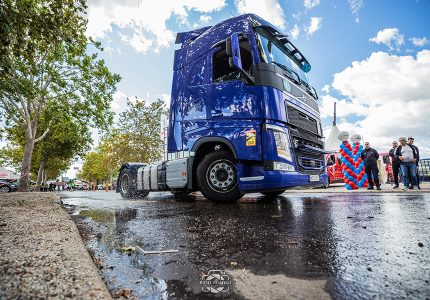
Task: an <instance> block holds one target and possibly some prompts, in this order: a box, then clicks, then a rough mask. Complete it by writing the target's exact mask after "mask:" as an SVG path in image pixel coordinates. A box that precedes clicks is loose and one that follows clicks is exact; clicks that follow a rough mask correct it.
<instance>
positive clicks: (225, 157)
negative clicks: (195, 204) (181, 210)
mask: <svg viewBox="0 0 430 300" xmlns="http://www.w3.org/2000/svg"><path fill="white" fill-rule="evenodd" d="M197 180H198V182H199V186H200V190H201V192H202V194H203V195H204V196H205V197H206V198H208V199H209V200H212V201H216V202H231V201H236V200H237V199H239V198H241V197H242V195H241V193H240V192H239V186H238V184H237V181H238V179H237V169H236V160H235V158H234V156H233V155H232V154H231V153H230V152H228V151H215V152H212V153H209V154H208V155H206V156H205V157H204V158H203V160H202V161H201V162H200V164H199V165H198V167H197Z"/></svg>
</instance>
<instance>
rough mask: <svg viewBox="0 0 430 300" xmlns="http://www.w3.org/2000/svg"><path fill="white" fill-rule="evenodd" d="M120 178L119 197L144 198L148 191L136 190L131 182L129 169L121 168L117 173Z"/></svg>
mask: <svg viewBox="0 0 430 300" xmlns="http://www.w3.org/2000/svg"><path fill="white" fill-rule="evenodd" d="M119 176H120V177H119V178H120V182H119V184H120V186H119V191H120V193H121V197H123V198H125V199H130V198H145V197H146V196H148V194H149V191H137V190H136V188H135V185H134V184H133V182H132V174H131V172H130V170H129V169H123V170H122V171H121V173H120V174H119Z"/></svg>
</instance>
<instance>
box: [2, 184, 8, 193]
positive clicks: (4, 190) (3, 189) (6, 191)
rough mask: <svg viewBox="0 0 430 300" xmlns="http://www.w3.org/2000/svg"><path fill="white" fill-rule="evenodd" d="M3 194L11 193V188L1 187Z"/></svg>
mask: <svg viewBox="0 0 430 300" xmlns="http://www.w3.org/2000/svg"><path fill="white" fill-rule="evenodd" d="M3 193H10V187H8V186H6V185H5V186H2V187H0V194H3Z"/></svg>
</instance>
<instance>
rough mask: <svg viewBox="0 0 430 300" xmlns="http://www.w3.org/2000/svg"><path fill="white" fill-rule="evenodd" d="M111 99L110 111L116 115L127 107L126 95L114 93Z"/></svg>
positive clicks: (118, 92) (119, 92)
mask: <svg viewBox="0 0 430 300" xmlns="http://www.w3.org/2000/svg"><path fill="white" fill-rule="evenodd" d="M112 98H113V101H112V103H111V106H110V107H111V110H112V111H113V112H114V113H116V114H119V113H121V112H123V111H124V110H125V108H126V105H127V104H126V103H127V95H126V94H125V93H123V92H121V91H116V92H115V94H113V97H112Z"/></svg>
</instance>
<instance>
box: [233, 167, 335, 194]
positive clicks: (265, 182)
mask: <svg viewBox="0 0 430 300" xmlns="http://www.w3.org/2000/svg"><path fill="white" fill-rule="evenodd" d="M311 176H314V177H315V176H319V180H318V181H311ZM238 177H239V190H240V191H244V192H259V191H265V190H282V189H288V188H292V187H316V186H323V185H324V183H326V182H327V173H323V174H319V175H308V174H302V173H299V172H287V171H274V170H267V169H265V168H264V167H262V166H261V167H260V166H252V167H250V166H245V165H242V164H239V165H238Z"/></svg>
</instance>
